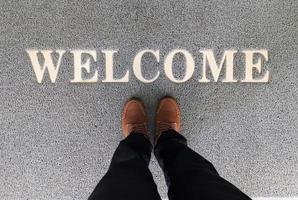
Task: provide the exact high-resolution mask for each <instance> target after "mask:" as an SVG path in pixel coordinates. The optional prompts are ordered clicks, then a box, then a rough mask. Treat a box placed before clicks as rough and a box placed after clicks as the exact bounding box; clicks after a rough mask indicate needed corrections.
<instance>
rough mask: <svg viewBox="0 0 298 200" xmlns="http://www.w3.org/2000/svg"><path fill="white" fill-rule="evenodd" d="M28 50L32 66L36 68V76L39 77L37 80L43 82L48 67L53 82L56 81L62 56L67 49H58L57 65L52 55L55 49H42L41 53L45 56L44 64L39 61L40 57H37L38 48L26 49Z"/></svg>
mask: <svg viewBox="0 0 298 200" xmlns="http://www.w3.org/2000/svg"><path fill="white" fill-rule="evenodd" d="M26 52H27V53H28V55H29V57H30V60H31V63H32V67H33V70H34V72H35V75H36V78H37V82H38V83H41V82H42V79H43V76H44V73H45V71H46V69H48V72H49V77H50V79H51V82H52V83H55V81H56V78H57V74H58V71H59V67H60V65H61V60H62V59H61V58H62V56H63V54H64V53H65V51H64V50H57V51H56V53H58V54H59V57H58V62H57V65H56V66H54V64H53V59H52V56H51V54H52V52H53V51H51V50H42V51H40V53H41V54H42V55H43V58H44V63H43V65H42V66H41V64H40V63H39V61H38V57H37V54H38V53H39V51H38V50H26Z"/></svg>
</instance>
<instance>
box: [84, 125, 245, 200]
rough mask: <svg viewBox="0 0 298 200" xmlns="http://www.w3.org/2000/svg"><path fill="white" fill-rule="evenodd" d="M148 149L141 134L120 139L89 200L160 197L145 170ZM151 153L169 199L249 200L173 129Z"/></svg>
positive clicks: (149, 148) (147, 163)
mask: <svg viewBox="0 0 298 200" xmlns="http://www.w3.org/2000/svg"><path fill="white" fill-rule="evenodd" d="M151 151H152V145H151V143H150V142H149V141H148V140H147V139H146V138H145V137H144V136H143V134H140V133H132V134H130V135H129V136H128V137H127V138H126V139H124V140H122V141H121V142H120V144H119V146H118V148H117V149H116V151H115V153H114V156H113V158H112V161H111V165H110V167H109V170H108V172H107V173H106V175H105V176H104V177H103V178H102V179H101V181H100V182H99V183H98V185H97V186H96V188H95V189H94V191H93V192H92V194H91V195H90V197H89V200H160V199H161V198H160V196H159V194H158V192H157V187H156V184H155V183H154V181H153V177H152V174H151V173H150V171H149V169H148V165H149V161H150V156H151ZM154 154H155V156H156V158H157V160H158V163H159V165H160V167H161V168H162V170H163V172H164V175H165V179H166V183H167V186H168V197H169V200H200V199H202V200H250V198H249V197H248V196H247V195H245V194H244V193H243V192H241V191H240V190H239V189H238V188H236V187H235V186H234V185H232V184H231V183H229V182H228V181H226V180H225V179H223V178H221V177H220V176H219V174H218V173H217V171H216V169H215V168H214V167H213V165H212V164H211V163H210V162H209V161H207V160H206V159H204V158H203V157H202V156H200V155H199V154H197V153H196V152H194V151H193V150H191V149H190V148H189V147H187V144H186V139H185V138H184V137H183V136H182V135H180V134H177V133H176V132H175V131H174V130H169V131H166V132H164V133H162V135H161V136H160V138H159V140H158V142H157V145H156V146H155V148H154Z"/></svg>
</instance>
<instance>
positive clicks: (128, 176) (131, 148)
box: [89, 133, 160, 200]
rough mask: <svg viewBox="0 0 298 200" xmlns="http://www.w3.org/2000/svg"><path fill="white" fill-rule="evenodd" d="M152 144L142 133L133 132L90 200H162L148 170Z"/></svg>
mask: <svg viewBox="0 0 298 200" xmlns="http://www.w3.org/2000/svg"><path fill="white" fill-rule="evenodd" d="M151 150H152V145H151V143H150V142H149V140H148V139H146V138H145V137H144V134H141V133H132V134H130V135H129V136H128V137H127V138H126V139H124V140H122V141H121V142H120V144H119V146H118V148H117V149H116V151H115V153H114V155H113V158H112V161H111V165H110V167H109V170H108V172H107V173H106V175H105V176H104V177H103V178H102V179H101V181H100V182H99V183H98V185H97V186H96V188H95V189H94V191H93V193H92V194H91V195H90V197H89V200H140V199H145V200H159V199H160V196H159V194H158V192H157V188H156V184H155V183H154V181H153V177H152V174H151V173H150V171H149V169H148V164H149V161H150V156H151Z"/></svg>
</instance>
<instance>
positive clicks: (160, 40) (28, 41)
mask: <svg viewBox="0 0 298 200" xmlns="http://www.w3.org/2000/svg"><path fill="white" fill-rule="evenodd" d="M297 10H298V1H295V0H288V1H283V0H259V1H257V0H236V1H232V0H226V1H220V0H218V1H207V0H185V1H178V0H173V1H138V0H130V1H122V0H103V1H70V0H68V1H66V0H59V1H51V0H28V1H15V0H11V1H5V0H0V15H1V17H0V27H1V29H0V30H1V31H0V59H1V62H0V136H1V139H0V199H1V200H49V199H51V200H60V199H61V200H72V199H76V200H83V199H87V197H88V196H89V194H90V193H91V192H92V190H93V188H94V187H95V186H96V184H97V182H98V181H99V180H100V178H101V177H102V176H103V175H104V174H105V172H106V171H107V169H108V167H109V163H110V160H111V157H112V155H113V152H114V150H115V148H116V147H117V145H118V143H119V141H120V140H121V139H122V134H121V126H120V122H121V118H120V115H121V111H122V107H123V104H124V103H125V101H126V100H127V99H128V98H130V97H132V96H136V97H140V98H142V99H143V100H144V102H145V104H146V106H147V111H148V113H149V116H150V119H151V122H150V129H151V134H153V132H154V123H153V119H154V112H155V106H156V104H157V102H158V100H159V99H160V98H161V97H162V96H164V95H172V96H174V97H175V98H177V100H178V101H179V104H180V106H181V111H182V131H181V133H182V134H183V135H185V136H186V138H187V139H188V142H189V146H190V147H191V148H193V149H194V150H195V151H197V152H198V153H200V154H201V155H202V156H204V157H206V158H207V159H208V160H210V161H211V162H212V163H213V164H214V166H215V167H216V168H217V170H218V172H219V173H220V174H221V175H222V176H223V177H224V178H226V179H227V180H229V181H230V182H232V183H234V184H235V185H236V186H238V187H239V188H240V189H241V190H243V191H244V192H246V193H247V194H248V195H250V196H252V197H293V196H298V131H297V129H298V14H297ZM147 48H149V49H159V50H160V55H161V62H160V63H157V62H156V61H155V60H154V58H152V57H150V56H147V57H146V56H145V57H144V59H143V66H144V71H143V72H144V74H145V77H147V78H152V76H153V75H154V74H155V73H156V69H157V68H159V69H160V71H161V75H160V77H159V78H158V79H157V80H156V81H155V82H153V83H149V84H144V83H142V82H140V81H138V80H137V79H136V78H135V77H134V76H133V73H132V67H131V66H132V61H133V58H134V56H135V54H136V53H137V52H138V51H140V50H142V49H147ZM177 48H181V49H186V50H188V51H189V52H191V53H192V55H193V57H194V59H195V62H196V70H195V73H194V75H193V77H192V78H191V79H190V80H189V81H187V82H185V83H181V84H177V83H173V82H171V81H169V80H168V79H167V78H166V76H165V73H164V72H163V71H162V70H163V66H162V61H163V60H164V57H165V55H167V53H168V52H169V51H171V50H172V49H177ZM26 49H39V50H42V49H50V50H57V49H64V50H66V51H67V53H66V54H65V55H64V57H63V59H62V63H61V68H60V71H59V74H58V78H57V80H56V83H51V82H50V81H49V77H48V75H46V76H45V77H44V82H43V83H42V84H38V83H37V80H36V77H35V75H34V71H33V69H32V65H31V62H30V59H29V57H28V55H27V53H26ZM73 49H83V50H96V51H97V62H96V63H92V69H94V68H97V69H98V72H99V79H100V80H102V79H103V78H104V56H103V54H102V53H101V50H103V49H115V50H118V53H117V55H116V56H115V63H114V64H115V76H116V77H118V78H119V77H122V76H123V75H124V73H125V72H126V70H129V71H130V72H131V75H130V80H129V82H128V83H102V82H100V81H99V82H98V83H92V84H90V83H89V84H83V83H81V84H73V83H70V79H71V78H72V77H73V59H72V56H71V54H70V53H69V51H70V50H73ZM201 49H212V50H213V51H214V52H215V53H216V55H217V56H219V57H218V58H220V56H221V55H222V53H223V52H224V51H225V50H227V49H236V50H238V51H242V50H244V49H266V50H268V52H269V60H268V62H267V63H266V65H265V66H264V67H266V68H267V69H268V70H269V71H270V81H269V82H268V83H254V84H253V83H222V82H217V83H214V82H211V83H199V82H198V77H199V68H201V66H202V57H201V55H200V53H199V50H201ZM180 60H181V59H180ZM180 64H181V63H180ZM179 66H183V65H179V59H178V61H177V62H175V64H174V71H175V74H176V75H177V77H179V76H181V74H182V75H183V68H182V67H180V68H179ZM235 66H236V67H235V74H237V75H239V76H240V77H243V73H242V72H243V68H244V59H243V56H241V54H237V56H236V57H235ZM221 78H222V77H221ZM150 169H151V171H152V173H153V177H154V179H155V181H156V184H157V186H158V190H159V192H160V194H161V196H162V197H163V198H165V197H166V193H167V188H166V185H165V182H164V177H163V174H162V171H161V169H160V168H159V166H158V164H157V161H156V160H155V158H154V156H153V157H152V161H151V163H150Z"/></svg>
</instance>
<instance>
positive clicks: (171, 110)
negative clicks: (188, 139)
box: [155, 96, 180, 142]
mask: <svg viewBox="0 0 298 200" xmlns="http://www.w3.org/2000/svg"><path fill="white" fill-rule="evenodd" d="M155 120H156V137H155V142H156V141H157V140H158V138H159V137H160V135H161V133H162V132H164V131H167V130H170V129H173V130H175V131H177V132H179V131H180V109H179V105H178V103H177V101H176V100H175V99H174V98H173V97H168V96H167V97H164V98H162V99H161V100H160V101H159V104H158V107H157V111H156V116H155Z"/></svg>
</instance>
